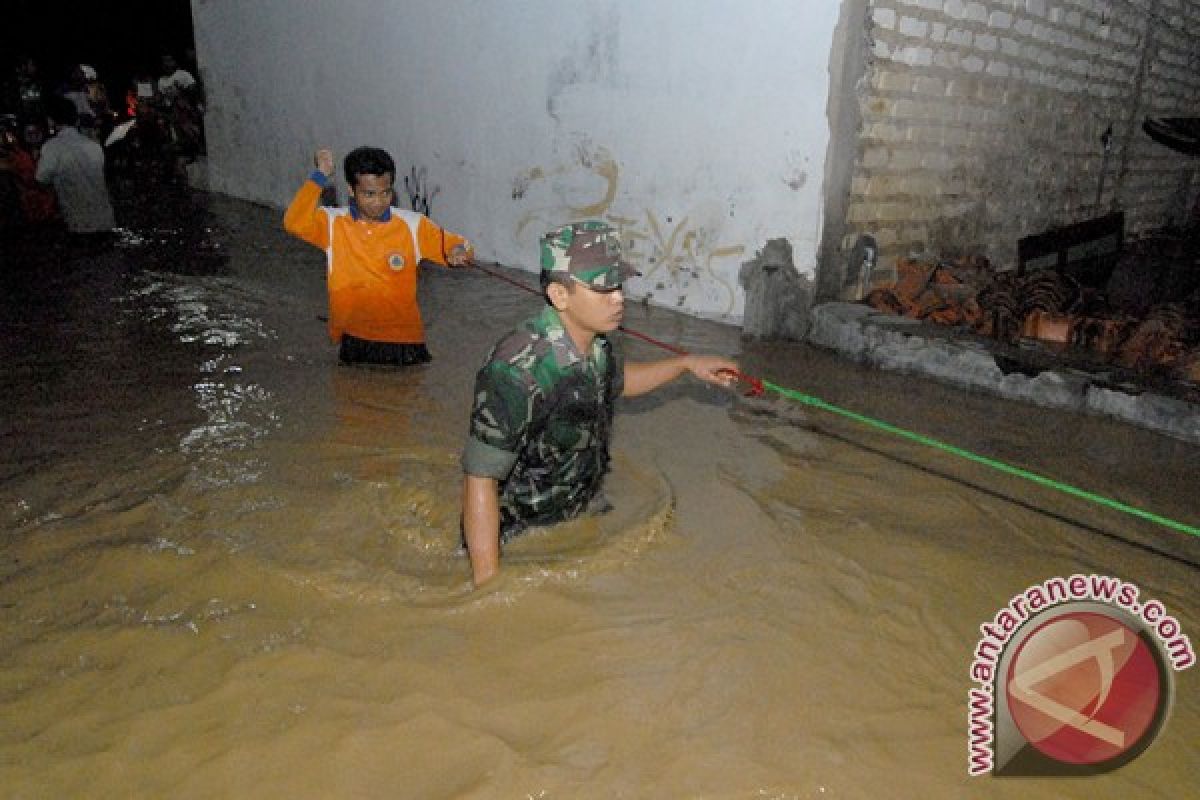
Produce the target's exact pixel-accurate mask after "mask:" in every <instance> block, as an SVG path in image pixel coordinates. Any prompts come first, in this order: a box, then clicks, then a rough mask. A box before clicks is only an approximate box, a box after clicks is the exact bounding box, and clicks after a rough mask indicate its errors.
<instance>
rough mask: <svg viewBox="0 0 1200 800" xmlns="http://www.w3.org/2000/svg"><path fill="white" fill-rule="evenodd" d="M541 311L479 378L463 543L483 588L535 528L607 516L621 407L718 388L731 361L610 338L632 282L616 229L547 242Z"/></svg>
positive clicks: (556, 236) (552, 236)
mask: <svg viewBox="0 0 1200 800" xmlns="http://www.w3.org/2000/svg"><path fill="white" fill-rule="evenodd" d="M541 256H542V257H541V264H542V271H541V282H542V290H543V292H544V294H545V298H546V305H545V307H544V308H543V309H542V311H541V313H540V314H538V315H537V316H536V317H534V318H533V319H530V320H528V321H527V322H525V324H523V325H522V326H521V327H519V328H518V329H517V330H515V331H513V332H512V333H510V334H508V335H507V336H505V337H504V338H503V339H501V340H500V341H499V343H497V344H496V346H495V347H494V348H493V349H492V352H491V353H490V354H489V355H488V357H487V360H486V361H485V362H484V365H483V367H482V368H481V369H480V370H479V373H478V374H477V375H476V378H475V394H474V397H475V405H474V408H473V410H472V412H471V422H470V429H469V434H468V437H467V443H466V447H465V448H464V450H463V455H462V467H463V473H464V478H463V500H462V505H463V515H462V526H463V540H464V542H465V544H466V547H467V555H468V557H469V558H470V561H471V573H472V577H473V579H474V582H475V585H476V586H480V585H482V584H483V583H486V582H487V581H489V580H491V579H492V577H494V576H495V574H496V573H497V572H498V571H499V568H500V546H501V545H502V544H504V543H505V542H507V541H508V540H509V539H511V538H512V537H514V536H516V535H518V534H520V533H521V532H523V531H524V530H525V529H526V528H528V527H530V526H535V525H538V526H540V525H552V524H554V523H557V522H561V521H563V520H566V519H569V518H571V517H575V516H578V515H579V514H583V513H588V512H599V511H603V510H605V509H606V507H607V505H608V504H607V502H606V501H605V500H604V499H603V495H602V494H601V493H600V488H601V485H602V483H603V481H604V476H605V474H606V473H607V472H608V442H609V436H610V434H611V432H612V419H613V410H614V409H613V407H614V401H615V398H617V397H633V396H636V395H640V394H644V393H646V392H649V391H652V390H653V389H656V388H658V387H659V386H662V385H663V384H665V383H667V382H669V381H672V380H675V379H676V378H678V377H679V376H680V375H682V374H683V373H685V372H690V373H691V374H692V375H694V376H695V377H697V378H699V379H700V380H703V381H706V382H708V383H713V384H716V385H719V386H729V385H732V384H733V383H734V382H735V381H736V380H737V378H738V374H739V373H738V367H737V364H735V363H734V362H733V361H730V360H728V359H725V358H721V357H718V356H695V355H686V356H676V357H674V358H667V359H662V360H660V361H652V362H645V363H626V362H625V361H624V359H623V358H622V357H621V353H620V350H619V348H618V347H617V343H616V342H615V341H613V340H612V339H610V338H609V334H611V333H612V332H613V331H615V330H616V329H617V327H618V326H619V325H620V324H621V319H622V316H623V314H624V311H625V295H624V293H623V291H622V283H623V282H624V280H625V279H626V278H627V277H629V276H630V275H633V274H635V273H634V272H633V269H632V267H631V266H630V265H629V264H628V263H626V262H625V261H624V260H623V259H622V258H621V245H620V241H619V240H618V238H617V234H616V231H615V230H613V229H612V228H610V227H609V226H608V225H606V224H605V223H603V222H600V221H587V222H577V223H573V224H571V225H565V226H563V227H561V228H558V229H557V230H554V231H551V232H550V233H548V234H546V235H545V236H543V237H542V240H541Z"/></svg>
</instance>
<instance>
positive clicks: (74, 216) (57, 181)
mask: <svg viewBox="0 0 1200 800" xmlns="http://www.w3.org/2000/svg"><path fill="white" fill-rule="evenodd" d="M48 105H49V107H50V119H51V120H52V121H53V122H54V126H55V128H56V129H57V130H56V132H55V134H54V135H53V136H52V137H51V138H50V139H48V140H47V141H46V143H45V144H44V145H42V152H41V157H40V158H39V159H38V164H37V173H36V177H37V180H38V182H39V183H44V184H49V185H50V186H52V187H53V188H54V194H55V197H57V198H58V207H59V209H60V210H61V211H62V215H63V220H64V221H65V222H66V224H67V230H68V231H69V232H70V233H72V234H74V235H76V236H79V237H88V238H92V239H102V238H105V237H107V236H108V235H109V234H110V233H111V231H112V229H113V227H115V225H116V223H115V221H114V219H113V208H112V201H111V200H110V199H109V194H108V184H107V183H106V182H105V177H104V149H103V148H102V147H100V145H99V143H97V142H95V141H93V140H92V139H89V138H88V137H87V136H84V135H83V134H82V133H80V132H79V130H78V128H77V127H76V125H77V124H78V122H79V114H78V112H76V110H75V105H74V104H73V103H72V102H71V101H70V100H67V99H66V98H65V97H52V98H50V100H49V102H48Z"/></svg>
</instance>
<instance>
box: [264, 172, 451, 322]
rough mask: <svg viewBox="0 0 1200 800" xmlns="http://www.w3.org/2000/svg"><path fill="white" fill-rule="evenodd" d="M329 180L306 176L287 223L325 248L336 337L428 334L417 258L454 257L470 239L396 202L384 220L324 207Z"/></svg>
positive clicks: (443, 261) (440, 260)
mask: <svg viewBox="0 0 1200 800" xmlns="http://www.w3.org/2000/svg"><path fill="white" fill-rule="evenodd" d="M320 197H321V186H320V185H318V184H317V183H316V182H315V181H313V180H308V181H305V182H304V185H303V186H301V187H300V190H299V191H298V192H296V196H295V197H294V198H292V203H291V205H289V206H288V209H287V213H285V214H284V216H283V227H284V228H285V229H286V230H287V231H288V233H291V234H294V235H295V236H298V237H300V238H301V239H303V240H304V241H306V242H308V243H309V244H313V245H316V246H317V247H320V248H321V249H322V250H324V251H325V263H326V269H327V274H326V278H327V283H328V286H329V338H331V339H332V340H333V341H334V343H335V344H336V343H338V342H340V341H341V340H342V334H343V333H348V334H350V335H351V336H356V337H358V338H359V339H366V340H368V341H372V342H393V343H400V344H416V343H420V342H424V341H425V328H424V326H423V325H422V324H421V310H420V309H419V308H417V265H418V263H419V262H420V261H421V260H422V259H428V260H429V261H434V262H437V263H439V264H446V256H447V255H448V254H449V253H450V251H451V250H453V249H454V248H455V247H457V246H458V245H462V246H463V247H466V248H467V249H468V250H470V244H469V243H468V242H467V240H466V239H464V238H463V237H461V236H459V235H458V234H454V233H450V232H449V231H445V230H442V228H440V227H438V226H437V225H436V224H434V223H433V222H432V221H431V220H430V219H429V218H428V217H426V216H424V215H422V214H418V213H416V212H415V211H404V210H402V209H399V208H391V209H389V211H388V214H387V218H386V219H384V220H382V221H380V222H372V221H369V220H365V219H361V218H357V219H356V218H355V215H353V214H351V213H350V209H348V208H328V207H322V206H320V205H319V204H318V203H319V200H320Z"/></svg>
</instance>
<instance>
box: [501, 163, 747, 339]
mask: <svg viewBox="0 0 1200 800" xmlns="http://www.w3.org/2000/svg"><path fill="white" fill-rule="evenodd" d="M581 169H582V170H584V171H586V172H588V173H591V174H592V175H595V176H597V177H599V178H601V179H602V181H603V184H602V185H603V191H602V192H601V193H600V195H599V196H598V197H597V198H596V200H595V201H594V202H591V203H583V204H580V205H569V206H567V212H568V214H569V217H570V218H569V219H568V220H566V222H578V221H581V220H585V219H603V220H604V221H606V222H608V223H609V224H611V225H612V226H613V227H614V228H616V229H617V232H618V234H619V236H620V238H621V242H622V243H623V245H624V246H625V251H626V257H627V258H629V259H630V260H631V261H634V262H635V263H639V264H640V266H639V271H640V272H641V277H642V279H643V280H644V281H645V282H646V283H645V285H646V286H648V287H651V288H650V291H649V294H648V296H647V299H649V297H653V295H654V294H655V292H659V291H661V292H671V293H675V294H676V295H677V297H676V299H675V305H676V306H682V305H683V304H684V303H685V302H686V300H687V298H688V296H689V295H690V294H691V293H692V292H693V291H694V290H701V291H704V290H705V289H706V288H708V287H715V288H716V289H717V290H718V291H717V294H716V295H713V294H712V292H711V291H710V292H708V294H709V298H710V299H712V300H713V302H714V304H717V303H720V302H721V300H720V299H718V298H720V297H723V301H724V308H723V311H721V312H719V313H723V314H726V315H728V314H731V313H732V312H733V308H734V305H735V303H736V301H737V292H736V289H735V287H734V286H733V284H732V282H731V281H730V280H726V279H725V278H723V277H722V276H721V275H720V274H719V273H718V272H717V269H716V266H715V264H717V263H718V262H719V261H721V260H722V259H728V258H736V257H740V256H741V255H742V254H743V253H745V251H746V248H745V246H744V245H728V244H726V245H722V244H720V243H718V242H717V241H716V237H715V235H714V233H713V232H712V230H710V229H709V228H706V227H704V226H694V225H691V224H690V221H689V217H688V216H683V217H682V218H681V219H680V220H679V221H678V222H675V221H674V216H673V215H662V217H661V218H660V214H658V213H657V212H655V211H654V210H652V209H643V211H642V212H641V213H640V214H635V215H633V216H629V215H624V214H620V213H617V212H616V211H615V210H614V208H613V207H614V205H615V204H616V197H617V189H618V187H619V185H620V167H619V165H618V164H617V161H616V159H614V158H613V157H612V155H611V154H610V153H609V152H608V150H607V149H605V148H603V147H597V148H595V149H590V148H588V147H587V146H585V145H580V147H579V148H577V151H576V158H575V159H574V160H573V161H572V163H570V164H564V165H560V166H557V167H550V168H547V167H541V166H538V167H533V168H531V169H529V170H526V171H525V172H523V173H522V174H520V175H518V176H517V178H516V179H515V180H514V182H513V187H514V189H513V191H514V197H513V199H518V196H519V197H524V196H525V194H526V192H527V191H528V190H529V188H530V186H531V185H532V184H534V183H536V182H538V181H541V180H545V179H547V178H550V177H555V176H560V175H567V174H571V173H575V172H578V171H579V170H581ZM518 188H519V190H520V191H519V195H518V192H517V190H518ZM562 211H563V209H562V206H554V207H548V208H540V209H535V210H532V211H529V212H527V213H526V214H524V215H522V217H521V218H520V219H519V220H518V223H517V228H516V237H517V238H518V239H519V238H521V237H522V235H523V234H524V232H525V229H526V228H527V227H529V226H530V225H531V224H532V223H535V222H537V223H540V227H541V228H544V229H546V230H549V229H551V228H554V227H557V226H558V225H561V224H563V222H564V221H563V220H562ZM655 276H657V278H658V280H657V282H652V280H653V278H654V277H655Z"/></svg>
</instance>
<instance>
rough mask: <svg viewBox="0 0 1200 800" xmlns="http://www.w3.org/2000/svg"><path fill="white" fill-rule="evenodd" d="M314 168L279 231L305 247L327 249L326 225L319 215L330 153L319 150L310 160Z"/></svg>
mask: <svg viewBox="0 0 1200 800" xmlns="http://www.w3.org/2000/svg"><path fill="white" fill-rule="evenodd" d="M313 162H314V163H315V164H316V169H315V170H313V172H312V174H311V175H309V179H308V180H306V181H305V182H304V184H303V185H302V186H301V187H300V188H299V190H297V192H296V195H295V196H294V197H293V198H292V202H291V204H290V205H289V206H288V209H287V211H286V212H285V213H284V215H283V228H284V230H286V231H287V232H288V233H290V234H292V235H293V236H298V237H300V238H301V239H303V240H304V241H306V242H308V243H309V244H312V245H316V246H317V247H320V248H322V249H323V248H326V247H328V246H329V226H328V225H327V224H326V216H325V215H324V214H323V213H322V212H321V207H320V201H321V192H322V190H324V188H325V187H326V186H327V185H328V184H329V181H330V179H331V178H332V177H333V169H334V166H333V151H332V150H328V149H321V150H318V151H317V152H316V155H315V156H314V157H313Z"/></svg>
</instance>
